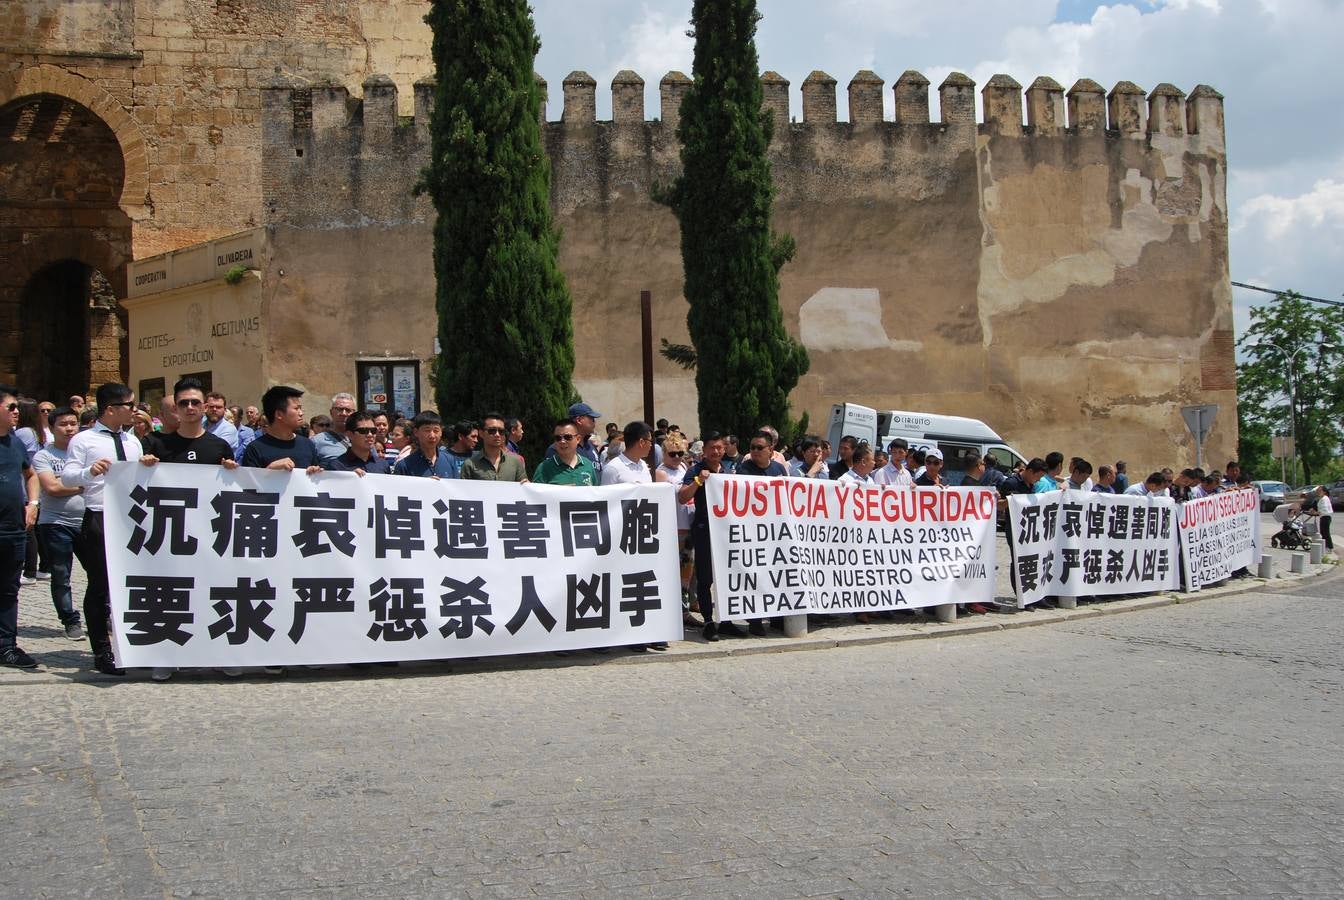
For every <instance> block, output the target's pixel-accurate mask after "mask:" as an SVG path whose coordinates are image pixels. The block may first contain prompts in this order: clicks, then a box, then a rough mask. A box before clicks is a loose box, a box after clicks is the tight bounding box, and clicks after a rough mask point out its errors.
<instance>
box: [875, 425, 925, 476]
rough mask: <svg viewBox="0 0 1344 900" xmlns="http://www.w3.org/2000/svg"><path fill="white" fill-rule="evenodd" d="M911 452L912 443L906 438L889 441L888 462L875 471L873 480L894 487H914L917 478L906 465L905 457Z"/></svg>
mask: <svg viewBox="0 0 1344 900" xmlns="http://www.w3.org/2000/svg"><path fill="white" fill-rule="evenodd" d="M909 452H910V444H909V442H908V441H906V439H905V438H899V437H898V438H892V439H891V440H890V441H888V442H887V464H886V465H885V466H883V467H882V468H880V469H878V470H877V471H876V472H874V473H873V481H875V482H877V483H878V484H889V485H891V486H892V487H913V486H914V484H915V479H914V478H913V477H912V476H911V475H910V470H909V469H908V468H906V466H905V457H906V454H907V453H909Z"/></svg>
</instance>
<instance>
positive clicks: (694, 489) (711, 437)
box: [677, 431, 746, 641]
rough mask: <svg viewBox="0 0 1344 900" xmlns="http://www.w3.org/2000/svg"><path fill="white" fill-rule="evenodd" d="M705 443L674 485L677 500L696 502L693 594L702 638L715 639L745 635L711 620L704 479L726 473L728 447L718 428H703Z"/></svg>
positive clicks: (711, 576) (729, 624)
mask: <svg viewBox="0 0 1344 900" xmlns="http://www.w3.org/2000/svg"><path fill="white" fill-rule="evenodd" d="M700 440H701V441H702V442H703V444H704V448H703V451H702V452H703V456H702V457H701V459H700V462H698V463H696V464H695V465H693V466H691V468H690V470H689V471H687V473H686V480H685V481H683V482H682V483H681V486H680V487H678V488H677V502H678V503H690V502H691V501H694V502H695V516H694V518H692V519H691V545H692V547H693V548H694V551H695V596H696V604H697V605H698V606H699V607H700V615H702V616H704V618H705V627H704V631H703V632H702V633H703V635H704V638H705V640H707V641H717V640H718V639H719V636H720V635H727V636H728V637H745V636H746V635H745V632H743V631H742V629H741V628H739V627H737V626H736V625H734V624H733V623H732V622H722V623H716V622H715V621H714V598H713V595H712V594H711V593H710V588H712V587H713V585H714V566H713V565H712V563H713V560H712V559H711V558H710V552H711V551H710V542H709V499H708V497H707V496H706V494H705V481H706V480H707V479H708V478H709V476H710V475H728V474H730V473H729V472H728V469H727V468H726V467H725V466H724V465H723V454H724V450H725V448H726V446H727V442H726V441H724V439H723V435H722V434H720V433H719V432H717V431H706V432H705V433H704V435H703V436H702V437H701V438H700Z"/></svg>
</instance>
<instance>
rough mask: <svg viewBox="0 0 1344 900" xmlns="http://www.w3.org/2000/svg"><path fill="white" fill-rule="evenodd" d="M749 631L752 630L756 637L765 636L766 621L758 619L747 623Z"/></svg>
mask: <svg viewBox="0 0 1344 900" xmlns="http://www.w3.org/2000/svg"><path fill="white" fill-rule="evenodd" d="M747 631H750V632H751V633H752V635H753V636H754V637H765V623H764V622H762V621H761V620H760V619H756V620H755V621H753V622H751V623H750V624H748V625H747Z"/></svg>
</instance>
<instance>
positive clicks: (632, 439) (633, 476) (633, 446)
mask: <svg viewBox="0 0 1344 900" xmlns="http://www.w3.org/2000/svg"><path fill="white" fill-rule="evenodd" d="M622 437H623V439H624V441H625V449H624V450H623V451H621V455H620V456H618V457H616V458H615V459H613V460H610V461H609V462H608V463H607V464H606V465H605V466H603V467H602V485H603V486H604V487H606V486H609V485H613V484H652V483H653V473H652V471H650V469H649V465H648V463H647V462H645V459H646V458H647V457H648V455H649V453H651V452H652V451H653V429H652V428H651V427H649V423H648V422H631V423H629V424H628V425H626V426H625V431H624V432H623V434H622ZM630 649H631V650H633V651H634V652H635V653H643V652H644V651H645V650H666V649H667V642H666V641H658V642H657V643H653V644H648V645H647V646H646V645H644V644H631V645H630Z"/></svg>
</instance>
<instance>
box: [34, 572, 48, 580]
mask: <svg viewBox="0 0 1344 900" xmlns="http://www.w3.org/2000/svg"><path fill="white" fill-rule="evenodd" d="M37 580H38V581H51V573H50V572H38V573H37Z"/></svg>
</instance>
